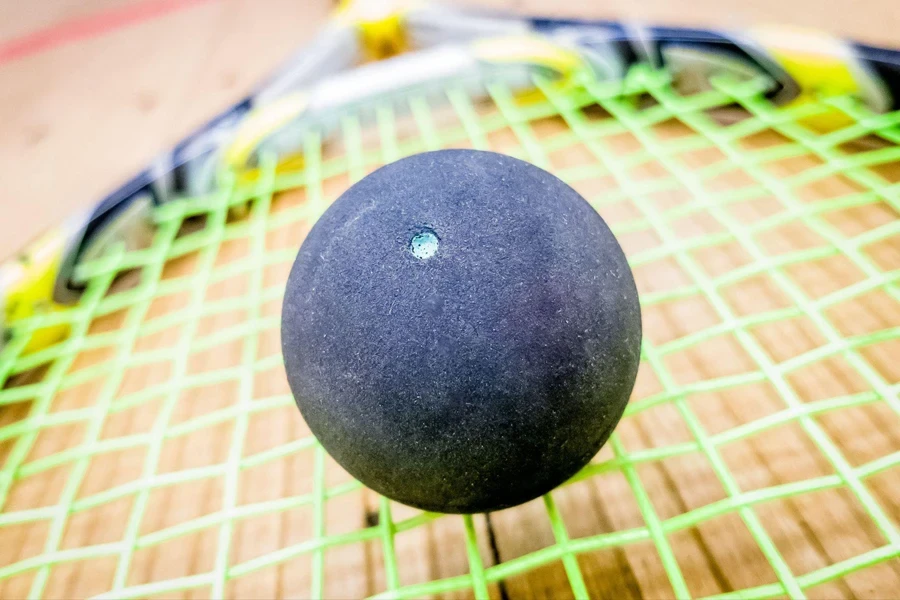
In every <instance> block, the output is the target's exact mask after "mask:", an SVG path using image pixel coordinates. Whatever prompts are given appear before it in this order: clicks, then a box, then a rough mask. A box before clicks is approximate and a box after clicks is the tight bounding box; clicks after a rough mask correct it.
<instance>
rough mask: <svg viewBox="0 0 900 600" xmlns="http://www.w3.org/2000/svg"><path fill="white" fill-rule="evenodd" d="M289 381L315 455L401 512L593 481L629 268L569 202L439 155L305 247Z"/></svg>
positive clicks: (368, 183)
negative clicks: (316, 444)
mask: <svg viewBox="0 0 900 600" xmlns="http://www.w3.org/2000/svg"><path fill="white" fill-rule="evenodd" d="M282 319H283V320H282V326H281V336H282V348H283V352H284V361H285V368H286V370H287V376H288V380H289V382H290V386H291V390H292V392H293V394H294V397H295V398H296V400H297V405H298V406H299V408H300V411H301V412H302V414H303V417H304V418H305V419H306V422H307V423H308V425H309V427H310V429H311V430H312V432H313V433H314V434H315V435H316V436H317V437H318V439H319V441H320V442H321V443H322V446H323V447H324V448H325V450H327V451H328V452H329V453H330V454H331V456H332V457H333V458H334V459H335V460H336V461H337V462H338V463H340V464H341V465H342V466H343V467H344V468H345V469H346V470H347V471H349V472H350V474H352V475H353V476H354V477H356V478H357V479H359V480H360V481H362V482H363V483H364V484H366V485H367V486H369V487H370V488H372V489H374V490H375V491H377V492H379V493H381V494H383V495H385V496H387V497H389V498H392V499H394V500H397V501H399V502H402V503H404V504H408V505H411V506H415V507H418V508H422V509H425V510H430V511H436V512H449V513H474V512H485V511H493V510H498V509H501V508H506V507H509V506H514V505H516V504H520V503H522V502H526V501H528V500H531V499H533V498H536V497H538V496H540V495H542V494H544V493H546V492H548V491H550V490H551V489H553V488H554V487H555V486H557V485H559V484H560V483H563V482H564V481H565V480H566V479H568V478H569V477H571V476H572V475H574V474H575V473H576V472H577V471H578V470H579V469H581V468H582V467H583V466H584V465H585V464H587V463H588V461H590V459H591V458H592V457H593V456H594V454H596V453H597V451H598V450H599V449H600V447H601V446H602V445H603V443H604V442H605V441H606V439H607V438H608V437H609V435H610V433H611V432H612V430H613V428H614V427H615V426H616V423H617V422H618V421H619V418H620V417H621V415H622V411H623V410H624V409H625V405H626V403H627V401H628V397H629V395H630V394H631V390H632V387H633V385H634V380H635V376H636V374H637V369H638V362H639V355H640V345H641V313H640V306H639V305H638V295H637V289H636V288H635V284H634V279H633V277H632V274H631V270H630V269H629V267H628V264H627V262H626V260H625V255H624V254H623V253H622V249H621V248H620V247H619V244H618V242H617V241H616V239H615V237H613V234H612V233H611V232H610V230H609V228H608V227H607V226H606V224H605V223H604V221H603V219H601V218H600V216H599V215H598V214H597V213H596V212H595V211H594V210H593V209H592V208H591V206H590V205H589V204H588V203H587V202H586V201H585V200H584V199H583V198H582V197H581V196H579V195H578V193H577V192H575V191H574V190H573V189H572V188H570V187H569V186H567V185H566V184H565V183H563V182H562V181H560V180H559V179H557V178H556V177H554V176H553V175H551V174H550V173H547V172H546V171H544V170H542V169H539V168H537V167H535V166H533V165H531V164H528V163H526V162H522V161H520V160H517V159H514V158H511V157H508V156H504V155H501V154H495V153H492V152H479V151H473V150H443V151H438V152H429V153H425V154H419V155H416V156H411V157H409V158H405V159H403V160H400V161H397V162H395V163H393V164H390V165H387V166H385V167H383V168H381V169H379V170H377V171H375V172H374V173H372V174H370V175H368V176H367V177H365V178H364V179H362V180H361V181H359V182H358V183H356V184H355V185H353V186H352V187H351V188H350V189H348V190H347V191H346V192H345V193H344V194H343V195H342V196H341V197H340V198H338V200H336V201H335V202H334V204H333V205H332V206H331V207H330V208H329V209H328V210H327V211H326V212H325V213H324V215H323V216H322V217H321V218H320V219H319V221H318V222H317V223H316V224H315V226H314V227H313V228H312V230H311V231H310V233H309V235H308V236H307V238H306V240H305V241H304V242H303V245H302V247H301V248H300V252H299V254H298V255H297V259H296V262H295V263H294V266H293V269H292V271H291V274H290V278H289V279H288V284H287V290H286V294H285V298H284V306H283V315H282Z"/></svg>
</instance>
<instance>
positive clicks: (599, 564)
mask: <svg viewBox="0 0 900 600" xmlns="http://www.w3.org/2000/svg"><path fill="white" fill-rule="evenodd" d="M671 75H672V73H671V72H668V71H665V70H659V69H657V68H654V65H653V64H652V63H649V62H641V61H637V62H636V64H634V65H631V66H629V68H628V69H627V71H626V72H625V76H624V78H623V79H622V80H616V81H607V80H602V79H600V78H598V77H597V75H596V73H593V72H587V74H581V75H579V77H581V79H579V81H578V85H572V86H563V87H560V86H556V85H554V81H555V80H554V79H553V78H548V77H541V76H537V77H535V78H534V79H533V81H534V84H535V86H536V87H537V88H538V89H539V90H541V92H542V93H541V94H540V95H537V96H535V95H530V96H528V97H527V98H524V97H522V96H520V95H518V94H517V90H516V89H515V88H514V87H511V86H510V85H509V84H508V83H504V82H502V81H500V82H492V83H490V84H489V85H487V86H486V87H485V90H484V91H485V95H484V97H483V98H479V97H477V96H474V95H473V93H472V91H471V89H469V88H466V87H465V86H459V85H453V83H452V82H450V83H449V84H445V85H442V86H441V87H440V88H439V89H438V90H435V91H433V93H414V94H411V95H408V96H406V97H403V98H401V99H397V98H387V99H383V100H382V101H380V102H376V103H374V104H372V105H369V106H362V107H360V106H354V107H352V108H351V109H349V110H347V111H345V112H342V113H341V114H339V115H337V116H338V119H337V123H338V125H337V127H336V129H334V130H333V132H334V134H333V135H329V136H324V135H323V133H322V132H321V131H316V130H308V131H305V132H303V134H302V139H301V140H300V145H301V148H302V155H303V164H302V169H293V170H292V169H287V170H285V169H281V170H280V171H279V169H278V161H277V157H274V156H271V155H266V154H262V155H261V156H260V162H259V172H258V175H257V177H256V178H255V180H254V181H251V182H241V181H239V180H238V179H237V178H225V179H224V180H223V181H221V182H219V184H218V185H217V188H216V189H215V191H214V193H211V194H205V195H201V196H199V197H194V198H181V199H179V201H178V202H169V203H165V204H161V205H159V206H156V207H154V208H153V209H152V219H153V222H154V223H155V230H154V233H153V237H152V240H151V242H150V245H149V246H147V247H146V248H143V249H133V250H129V249H127V248H126V247H123V246H122V245H113V246H111V247H110V248H109V249H108V250H107V251H106V252H104V253H101V254H99V255H98V256H96V257H93V258H92V259H90V260H86V261H84V262H82V263H81V264H79V265H78V267H77V270H78V273H77V279H78V281H79V282H81V285H83V290H84V291H83V293H82V295H81V296H80V297H79V300H78V304H77V305H76V306H75V307H74V308H73V309H72V310H70V311H65V312H60V313H58V314H54V315H52V316H40V317H33V318H31V319H30V320H29V319H25V320H23V321H21V325H20V328H19V329H17V330H16V333H17V335H18V336H20V337H16V338H14V339H13V340H12V342H11V343H10V344H8V345H7V346H6V347H4V349H3V350H2V352H0V373H2V374H3V376H4V377H5V380H6V382H7V387H6V389H4V390H3V391H2V392H0V404H2V405H3V411H2V412H0V423H3V424H2V425H0V452H2V455H3V456H4V463H3V470H2V473H3V477H2V478H0V505H2V507H3V513H2V514H0V536H2V537H3V538H5V540H6V542H7V543H4V544H2V545H0V546H2V548H3V552H4V553H6V554H5V556H4V558H3V560H2V561H0V564H2V565H5V566H0V589H2V590H3V595H4V596H10V597H18V596H25V595H32V596H43V597H57V596H63V595H66V596H68V595H84V596H88V595H94V594H104V593H106V594H107V595H109V596H110V597H117V598H121V597H143V596H150V595H165V596H169V595H173V594H180V593H186V594H199V595H212V596H215V597H221V596H223V595H225V594H228V595H235V596H262V595H265V596H268V595H276V594H283V595H300V596H306V595H308V596H314V597H322V596H334V597H348V596H353V597H356V596H364V595H366V596H367V595H376V594H384V595H395V596H398V597H410V598H412V597H422V596H426V595H457V594H458V595H464V596H469V595H475V596H476V597H481V596H497V597H499V596H503V595H504V594H506V595H510V596H518V595H524V594H526V593H529V592H530V591H533V590H534V589H536V588H538V587H540V588H541V589H548V588H549V589H551V590H552V591H553V593H554V595H557V594H559V595H563V594H572V595H574V596H576V597H582V596H584V595H585V594H584V592H590V593H591V594H596V595H600V596H605V595H611V596H616V595H620V594H626V593H629V594H634V595H642V596H644V597H659V596H672V595H677V596H679V597H680V596H685V595H695V596H709V595H715V594H720V593H728V592H733V591H741V592H743V593H744V594H745V595H748V596H751V597H770V596H778V595H800V594H802V593H809V594H811V595H812V594H821V595H824V596H829V597H830V596H842V595H850V594H865V593H869V591H870V590H875V592H876V593H878V592H879V591H881V592H883V594H887V593H889V592H890V591H891V590H893V589H897V586H896V584H897V583H898V582H897V581H895V580H896V578H897V577H898V576H897V573H896V572H895V567H894V562H895V557H896V555H897V553H898V546H897V543H896V538H897V532H896V525H895V523H896V518H897V512H896V511H897V509H896V506H895V504H894V501H893V498H895V497H896V490H897V486H898V485H900V482H898V470H897V467H896V465H897V461H898V460H900V454H898V452H897V451H898V450H900V448H898V445H897V440H896V436H894V435H893V429H894V427H893V424H894V423H895V421H896V419H897V416H898V415H897V410H896V408H897V390H898V380H900V372H898V371H897V365H896V361H893V360H892V357H895V356H896V355H897V351H898V346H900V332H898V330H897V323H898V322H900V315H898V311H897V304H896V300H897V287H896V283H897V280H898V277H900V273H898V257H897V253H896V239H897V235H898V233H900V230H898V224H897V223H898V222H897V219H896V216H897V215H896V212H897V202H898V200H897V194H898V192H897V189H898V188H897V184H898V181H900V168H898V161H900V151H898V148H897V147H896V146H895V145H893V144H889V143H885V141H886V140H887V141H888V142H890V141H896V140H897V132H898V130H897V123H898V122H900V115H898V114H897V113H896V112H889V113H886V114H879V113H877V112H875V111H873V110H872V108H870V107H868V106H867V105H866V104H865V103H864V102H861V101H860V99H859V98H858V97H855V96H853V95H829V96H827V97H816V96H813V97H811V98H810V99H809V100H808V101H805V102H803V103H800V104H796V105H793V106H779V105H778V104H777V103H776V101H775V100H774V97H773V95H772V78H771V77H768V76H764V75H761V76H756V77H749V78H747V77H730V76H728V74H723V75H722V76H719V77H716V78H713V79H712V80H711V81H709V84H708V86H706V87H705V88H703V89H698V90H695V91H694V93H691V94H689V95H683V94H681V93H679V92H677V91H676V90H675V89H674V88H673V87H672V77H671ZM833 111H838V112H839V113H841V114H843V115H846V117H847V118H848V119H850V122H849V124H846V125H839V126H838V127H837V128H833V129H831V130H830V131H827V132H824V133H823V132H822V131H821V130H820V129H817V127H816V126H815V124H814V123H812V122H811V121H810V118H814V117H816V116H821V115H823V114H829V113H833ZM440 147H474V148H484V149H491V150H495V151H500V152H505V153H508V154H511V155H513V156H517V157H520V158H523V159H526V160H529V161H531V162H534V163H535V164H538V165H540V166H542V167H545V168H548V169H550V170H551V171H553V172H554V173H555V174H557V175H558V176H560V177H561V178H563V179H564V180H566V181H567V182H568V183H570V184H571V185H572V186H573V187H575V188H576V189H577V190H578V191H580V192H581V193H582V194H583V195H584V196H585V197H586V198H587V199H588V200H589V201H591V202H592V203H593V204H594V206H595V207H596V208H597V210H598V211H599V212H600V213H601V215H603V217H604V218H605V219H606V220H607V222H608V223H609V224H610V226H611V227H612V229H613V231H614V232H615V233H616V234H617V236H618V237H619V239H620V241H621V242H622V244H623V247H624V248H625V250H626V253H627V254H628V256H629V260H630V263H631V265H632V267H633V269H634V272H635V276H636V280H637V282H638V286H639V289H640V291H641V297H642V306H643V311H644V318H645V324H646V327H645V334H644V337H645V341H644V350H643V362H642V367H641V372H640V373H639V378H638V384H637V386H636V390H635V394H634V397H633V399H632V402H631V404H630V405H629V408H628V410H627V411H626V416H625V418H624V419H623V421H622V423H621V425H620V426H619V428H618V429H617V431H616V433H615V434H614V436H613V438H612V439H611V441H610V443H609V444H607V446H606V447H605V448H604V450H603V451H601V453H600V454H599V455H598V457H596V458H595V460H594V462H593V463H592V464H591V465H590V466H589V467H588V468H587V469H585V470H584V471H583V472H582V473H580V474H579V475H578V476H576V477H575V478H574V479H573V481H572V482H570V483H569V484H568V485H566V486H564V487H562V488H560V489H559V490H557V491H555V492H554V493H552V494H550V495H548V496H547V497H545V498H543V499H541V500H537V501H534V502H532V503H529V504H526V505H524V506H522V507H518V508H515V509H511V510H508V511H502V512H500V513H496V514H494V515H491V516H490V517H486V516H483V515H479V516H475V517H458V516H440V515H434V514H429V513H422V512H420V511H415V510H413V509H409V508H407V507H404V506H402V505H398V504H396V503H392V502H389V501H387V500H385V499H383V498H379V497H377V496H375V495H374V494H373V493H371V492H369V491H367V490H365V489H363V488H362V487H361V486H360V485H359V484H358V483H356V482H355V481H353V480H352V479H351V478H349V476H347V475H346V474H345V473H344V472H343V471H342V470H341V469H340V468H339V467H338V466H337V465H336V464H334V463H333V462H332V461H331V460H330V459H329V458H328V456H327V455H326V454H325V453H324V451H323V450H322V449H321V448H320V447H319V446H318V444H317V443H316V441H315V440H314V439H313V438H312V437H311V436H310V435H309V433H308V431H307V430H306V428H305V426H304V424H303V423H302V421H301V420H300V418H299V415H298V414H297V412H296V409H295V407H294V405H293V400H292V398H291V397H290V394H289V392H288V390H287V385H286V381H285V379H284V373H283V367H282V365H281V359H280V353H279V343H278V341H279V340H278V327H279V315H280V298H281V294H282V292H283V286H284V281H285V279H286V277H287V273H288V270H289V268H290V264H291V261H292V260H293V256H294V253H295V252H296V248H297V247H298V246H299V244H300V241H301V240H302V236H303V235H304V234H305V232H306V231H307V230H308V228H309V227H310V226H311V224H312V223H313V222H314V221H315V219H316V217H317V216H318V215H319V214H321V212H322V211H323V210H324V209H325V208H326V207H327V205H328V203H329V202H330V201H331V200H333V199H334V198H336V197H337V196H338V195H339V194H340V193H341V192H342V191H343V190H344V189H346V187H347V186H348V185H349V184H350V183H352V182H353V181H356V180H358V179H359V178H361V177H362V176H363V175H364V174H365V173H367V172H369V171H371V170H373V169H374V168H376V167H377V166H379V165H381V164H384V163H387V162H391V161H393V160H396V159H397V158H400V157H402V156H405V155H408V154H411V153H414V152H419V151H423V150H428V149H436V148H440ZM248 202H249V212H248V214H247V215H246V216H245V217H241V218H237V217H235V216H234V215H233V214H231V213H230V212H229V208H230V207H237V206H242V205H245V204H246V203H248ZM48 324H65V325H66V326H67V327H68V328H69V330H70V335H69V337H68V338H66V339H65V340H61V341H58V342H56V343H54V344H52V345H50V346H47V347H45V348H43V349H41V350H38V351H36V352H30V353H28V352H26V351H25V348H26V345H27V343H28V340H29V339H30V337H28V336H31V335H34V334H35V333H36V332H37V331H39V330H41V329H42V328H44V327H46V326H48ZM863 441H864V443H862V442H863ZM523 476H524V474H523ZM629 590H630V591H629ZM635 590H637V592H635Z"/></svg>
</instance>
